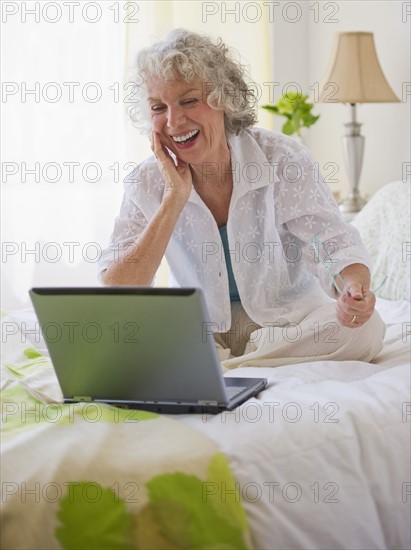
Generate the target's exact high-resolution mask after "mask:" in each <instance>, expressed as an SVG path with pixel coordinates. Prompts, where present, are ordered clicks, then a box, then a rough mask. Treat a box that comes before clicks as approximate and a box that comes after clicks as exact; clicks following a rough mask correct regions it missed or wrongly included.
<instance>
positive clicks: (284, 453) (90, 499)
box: [1, 182, 411, 550]
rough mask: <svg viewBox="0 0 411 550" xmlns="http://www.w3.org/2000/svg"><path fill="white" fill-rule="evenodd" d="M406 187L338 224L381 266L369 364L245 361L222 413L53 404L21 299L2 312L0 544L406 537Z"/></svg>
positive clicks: (35, 332) (352, 543)
mask: <svg viewBox="0 0 411 550" xmlns="http://www.w3.org/2000/svg"><path fill="white" fill-rule="evenodd" d="M409 192H410V189H409V185H407V184H404V183H402V182H393V183H392V184H389V185H387V186H385V187H384V188H382V189H381V190H380V191H379V192H378V193H377V194H376V195H375V196H374V197H373V199H372V200H371V201H370V203H369V204H368V205H367V206H366V207H365V208H364V210H363V211H362V212H361V213H360V214H359V215H358V216H357V218H356V219H355V220H354V222H353V223H354V224H355V225H356V226H357V228H358V229H359V230H360V232H361V234H362V236H363V240H364V242H365V244H366V245H367V247H368V248H369V250H370V253H371V255H372V256H373V259H374V265H375V269H374V273H373V279H374V280H375V281H376V282H379V281H381V280H382V279H383V278H384V277H385V276H386V275H388V279H387V282H386V284H384V285H383V286H382V287H381V289H380V290H379V291H378V294H379V297H378V300H377V309H378V311H379V313H380V315H381V316H382V318H383V319H384V321H385V322H386V324H387V333H386V337H385V341H384V347H383V349H382V351H381V352H380V353H379V355H378V356H377V357H376V359H375V360H374V362H373V364H370V363H364V362H359V361H344V362H337V361H328V362H313V363H303V364H299V365H289V366H284V367H278V368H272V369H270V368H260V369H258V376H263V377H266V378H267V379H268V386H267V388H266V389H265V390H264V391H263V392H261V393H260V394H259V396H258V397H256V398H253V399H250V400H249V401H247V402H246V403H244V404H243V405H242V406H241V407H239V408H238V409H236V410H235V411H232V412H226V413H222V414H220V415H215V416H211V415H178V416H167V415H155V414H152V413H144V412H141V411H126V410H120V409H116V408H114V407H109V406H105V405H95V404H87V403H81V404H75V405H74V404H72V405H61V404H60V403H59V401H60V400H61V394H60V390H59V387H58V384H57V381H56V378H55V375H54V371H53V368H52V365H51V362H50V360H49V358H48V356H47V350H46V349H45V347H44V342H43V341H42V339H41V334H40V332H39V329H38V326H37V325H36V319H35V317H34V313H33V311H32V310H19V311H14V312H3V316H2V342H3V358H2V464H1V468H2V472H1V473H2V497H1V524H2V525H1V526H2V530H1V546H2V548H7V549H12V548H36V549H43V548H44V549H46V548H47V549H51V548H53V549H54V548H83V549H86V548H110V549H112V548H119V549H120V548H121V549H125V548H162V549H163V548H167V549H173V548H212V549H215V550H217V549H223V548H224V549H230V548H233V549H234V548H261V549H271V548H278V549H291V548H293V549H294V548H301V549H315V548H324V549H334V548H345V549H371V548H372V549H383V548H390V549H400V548H401V549H402V548H404V549H406V548H410V545H411V536H410V521H409V518H410V503H411V471H410V426H411V397H410V346H409V343H410V341H411V317H410V315H411V312H410V302H409V298H410V288H409V280H410V277H409V275H410V263H411V262H410V257H411V248H410V247H411V244H410V243H411V237H410V228H409V209H408V208H409V204H410V202H409V201H410V194H409ZM236 374H237V375H238V373H237V372H235V371H230V372H229V373H228V374H227V376H235V375H236ZM241 375H242V376H250V377H254V376H256V369H255V368H242V369H241Z"/></svg>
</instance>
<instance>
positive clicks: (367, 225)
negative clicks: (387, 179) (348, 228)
mask: <svg viewBox="0 0 411 550" xmlns="http://www.w3.org/2000/svg"><path fill="white" fill-rule="evenodd" d="M410 207H411V194H410V184H409V183H403V182H402V181H394V182H392V183H388V184H387V185H385V186H384V187H382V188H381V189H380V190H379V191H377V193H376V194H375V195H374V196H373V197H372V199H371V200H370V202H369V203H368V204H366V205H365V206H364V208H363V209H362V211H361V212H360V213H359V214H358V215H357V216H356V217H355V219H354V220H353V221H352V222H351V223H352V225H354V227H356V228H357V229H358V231H359V232H360V234H361V238H362V240H363V243H364V245H365V246H366V248H367V250H368V252H369V253H370V255H371V258H372V261H373V272H372V283H371V289H373V290H374V289H376V288H378V287H379V285H380V284H381V283H382V282H383V280H384V279H385V277H387V276H388V278H387V280H386V281H385V283H384V284H383V285H382V286H381V288H379V289H378V290H377V291H376V295H377V296H379V297H380V298H385V299H387V300H409V301H410V300H411V223H410V209H411V208H410Z"/></svg>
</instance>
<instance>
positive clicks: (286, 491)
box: [13, 299, 411, 550]
mask: <svg viewBox="0 0 411 550" xmlns="http://www.w3.org/2000/svg"><path fill="white" fill-rule="evenodd" d="M377 308H378V310H379V312H380V314H381V316H382V317H383V319H384V320H385V322H386V323H387V326H388V330H387V335H386V339H385V345H384V348H383V350H382V351H381V353H380V354H379V356H378V357H377V359H376V361H375V364H369V363H363V362H359V361H345V362H331V361H329V362H313V363H304V364H299V365H290V366H285V367H278V368H273V369H268V368H265V369H260V368H259V369H258V373H256V370H255V369H253V368H244V369H238V370H234V371H230V372H229V373H228V374H227V376H239V375H241V376H250V377H254V376H256V375H258V376H259V377H260V376H263V377H266V378H268V380H269V384H268V387H267V388H266V390H265V391H263V392H262V393H261V394H260V395H259V396H258V398H254V399H251V400H249V401H248V402H246V403H245V404H244V405H242V406H241V407H239V408H238V409H237V410H235V411H233V412H227V413H223V414H220V415H217V416H201V415H183V416H173V417H171V416H170V419H171V418H172V419H173V420H174V422H176V421H178V422H181V423H183V424H186V425H187V426H184V427H185V428H187V429H188V428H191V429H194V430H196V431H197V433H198V432H199V433H198V436H201V435H202V436H203V437H204V436H206V437H207V438H209V440H211V442H210V443H212V442H213V443H215V444H216V449H219V450H220V452H222V453H223V454H224V455H225V457H227V458H228V463H229V465H230V468H231V472H232V473H233V474H234V477H235V479H236V481H237V489H239V492H240V494H241V496H242V501H243V506H244V508H245V511H246V515H247V518H248V525H249V528H250V531H251V538H252V543H253V546H254V548H263V549H274V548H278V549H281V550H285V549H296V548H304V549H317V548H324V549H334V548H341V549H343V548H344V549H350V550H351V549H353V550H354V549H367V550H369V549H383V548H387V549H388V548H390V549H408V548H410V545H411V536H410V523H409V518H410V503H411V471H410V426H411V397H410V355H409V348H410V346H409V343H410V341H411V319H410V303H408V302H405V301H401V302H388V301H385V300H381V299H379V300H378V302H377ZM13 317H14V319H16V321H17V322H19V324H20V325H21V323H22V321H24V322H26V323H27V328H29V327H30V323H32V322H33V313H32V311H22V312H14V313H13ZM33 344H34V345H35V347H36V348H38V349H40V351H42V352H43V353H44V351H45V350H44V344H42V342H33ZM181 427H183V426H181ZM230 490H231V491H232V487H227V486H226V484H225V483H224V482H223V481H220V482H219V483H217V482H210V483H209V484H208V485H207V491H206V494H205V495H204V496H205V498H206V499H207V498H210V499H212V500H213V502H214V503H215V501H216V499H221V502H222V503H224V502H225V501H227V502H228V501H230V499H233V498H237V496H236V495H234V496H233V494H232V492H230ZM209 528H210V529H211V530H212V529H213V525H210V526H209Z"/></svg>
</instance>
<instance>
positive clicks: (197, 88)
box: [100, 29, 385, 368]
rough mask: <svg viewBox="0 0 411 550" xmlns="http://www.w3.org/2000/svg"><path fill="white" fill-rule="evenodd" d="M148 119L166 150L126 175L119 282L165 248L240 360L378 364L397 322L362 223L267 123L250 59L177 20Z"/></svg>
mask: <svg viewBox="0 0 411 550" xmlns="http://www.w3.org/2000/svg"><path fill="white" fill-rule="evenodd" d="M137 73H138V76H139V79H140V82H139V92H140V98H139V102H138V105H137V106H138V110H135V111H134V112H133V113H132V116H133V119H134V121H135V122H136V123H137V124H138V125H139V126H140V127H145V128H146V130H148V131H149V132H151V136H152V137H151V139H152V149H153V151H154V155H155V156H153V157H151V158H149V159H147V160H146V161H145V162H143V163H142V164H141V165H140V166H139V168H138V169H137V170H136V171H134V172H133V174H132V175H131V176H130V177H129V178H127V179H126V182H125V194H124V200H123V204H122V207H121V211H120V215H119V216H118V217H117V219H116V222H115V228H114V232H113V234H112V238H111V244H110V247H109V248H108V249H107V250H106V251H104V253H103V256H102V258H101V261H100V280H101V281H102V282H103V283H104V284H107V285H151V284H152V283H153V280H154V277H155V274H156V271H157V269H158V267H159V265H160V262H161V260H162V258H163V256H164V254H165V255H166V257H167V260H168V263H169V266H170V271H171V275H172V277H173V279H174V281H175V283H176V284H177V286H183V287H200V288H202V289H203V292H204V294H205V299H206V302H207V306H208V310H209V315H210V319H211V321H212V323H211V325H210V327H209V328H210V334H211V333H214V337H215V340H216V343H217V347H218V349H219V352H220V358H221V359H223V360H224V362H223V366H224V367H227V368H233V367H237V366H239V365H242V366H244V365H247V366H250V365H259V366H276V365H284V364H286V363H297V362H302V361H310V360H320V359H331V360H345V359H357V360H363V361H371V360H372V358H373V357H374V356H375V355H376V354H377V353H378V352H379V351H380V349H381V347H382V340H383V337H384V333H385V327H384V324H383V323H382V321H381V319H380V317H379V316H378V314H377V313H376V312H375V311H374V305H375V296H374V294H373V293H372V292H371V291H370V271H369V267H370V263H369V259H368V255H367V253H366V251H365V249H364V248H363V246H362V243H361V240H360V238H359V235H358V233H357V231H356V230H355V229H354V228H353V227H351V226H348V225H346V224H345V223H344V222H343V220H342V219H341V216H340V213H339V210H338V207H337V205H336V203H335V201H334V199H333V197H332V195H331V193H330V191H329V189H328V187H327V186H326V184H325V183H324V181H323V179H322V178H321V177H320V176H319V175H318V171H317V170H316V169H315V167H316V164H315V162H314V161H313V159H312V157H311V155H310V153H309V151H308V150H307V149H306V148H305V147H304V146H302V145H300V144H298V143H296V142H295V141H294V140H292V139H291V138H288V137H286V136H284V135H282V134H279V133H276V132H269V131H266V130H263V129H259V128H255V127H254V126H253V125H254V123H255V121H256V120H255V111H254V107H255V100H254V96H253V93H252V91H251V87H250V86H249V85H248V84H247V82H246V80H245V76H244V72H243V69H242V67H241V66H240V65H239V64H238V63H236V62H235V61H233V59H232V58H231V55H230V52H229V51H228V50H227V48H226V47H225V46H224V44H223V43H222V42H221V41H220V42H217V43H214V42H212V41H211V40H210V39H209V38H207V37H205V36H200V35H198V34H195V33H192V32H188V31H185V30H183V29H177V30H174V31H172V32H170V33H169V34H168V35H167V37H166V38H165V39H164V41H162V42H159V43H156V44H154V45H153V46H152V47H150V48H147V49H145V50H143V51H142V52H140V53H139V55H138V57H137Z"/></svg>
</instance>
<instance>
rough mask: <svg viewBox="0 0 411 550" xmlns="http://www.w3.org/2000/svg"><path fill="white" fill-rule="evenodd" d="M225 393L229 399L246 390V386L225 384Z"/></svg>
mask: <svg viewBox="0 0 411 550" xmlns="http://www.w3.org/2000/svg"><path fill="white" fill-rule="evenodd" d="M225 389H226V391H227V395H228V397H229V398H230V399H232V398H233V397H235V396H236V395H238V394H239V393H241V392H242V391H244V390H246V389H247V387H246V386H226V388H225Z"/></svg>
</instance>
